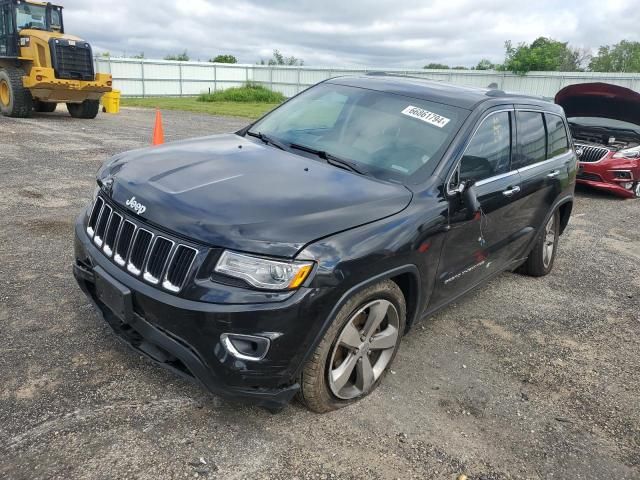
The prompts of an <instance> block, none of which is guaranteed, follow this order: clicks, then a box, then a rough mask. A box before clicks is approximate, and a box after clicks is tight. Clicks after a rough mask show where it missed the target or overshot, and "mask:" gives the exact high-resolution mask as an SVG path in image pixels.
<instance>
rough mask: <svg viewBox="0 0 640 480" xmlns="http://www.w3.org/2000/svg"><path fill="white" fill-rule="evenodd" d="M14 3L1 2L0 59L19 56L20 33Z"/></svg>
mask: <svg viewBox="0 0 640 480" xmlns="http://www.w3.org/2000/svg"><path fill="white" fill-rule="evenodd" d="M15 18H16V16H15V5H14V4H13V2H8V1H3V0H0V58H2V57H17V56H18V33H17V30H16V22H15Z"/></svg>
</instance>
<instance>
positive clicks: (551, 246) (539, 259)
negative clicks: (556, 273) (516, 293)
mask: <svg viewBox="0 0 640 480" xmlns="http://www.w3.org/2000/svg"><path fill="white" fill-rule="evenodd" d="M559 237H560V213H559V212H558V210H556V211H555V212H553V214H552V215H551V217H549V220H547V223H546V224H545V226H544V229H543V230H542V232H541V233H540V237H539V238H538V241H537V242H536V244H535V245H534V247H533V250H531V253H529V257H528V258H527V261H526V262H525V263H524V264H523V265H522V267H520V270H519V271H520V272H521V273H524V274H525V275H531V276H532V277H543V276H545V275H547V274H548V273H549V272H551V269H552V268H553V262H554V260H555V258H556V252H557V250H558V238H559Z"/></svg>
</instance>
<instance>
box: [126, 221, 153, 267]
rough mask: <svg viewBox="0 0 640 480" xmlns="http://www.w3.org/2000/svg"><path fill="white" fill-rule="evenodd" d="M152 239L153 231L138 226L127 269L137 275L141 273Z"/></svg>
mask: <svg viewBox="0 0 640 480" xmlns="http://www.w3.org/2000/svg"><path fill="white" fill-rule="evenodd" d="M152 240H153V233H151V232H150V231H149V230H145V229H144V228H138V231H137V232H136V236H135V237H134V238H133V242H131V251H130V252H129V261H128V262H127V270H128V271H129V272H130V273H132V274H134V275H136V276H137V275H140V273H141V272H142V268H143V267H144V263H145V261H146V259H147V253H149V247H150V246H151V241H152Z"/></svg>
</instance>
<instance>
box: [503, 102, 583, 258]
mask: <svg viewBox="0 0 640 480" xmlns="http://www.w3.org/2000/svg"><path fill="white" fill-rule="evenodd" d="M516 128H517V147H516V152H515V154H514V159H513V162H514V167H516V168H517V169H518V172H519V174H520V179H521V184H520V189H521V191H520V196H519V198H518V199H517V204H518V210H519V212H520V217H519V219H518V222H519V223H520V224H521V226H522V228H523V229H524V231H526V232H527V234H526V236H525V239H526V240H527V241H525V242H523V243H522V244H521V245H519V246H518V249H517V250H516V252H514V255H515V256H516V257H524V256H525V255H526V254H527V253H528V252H527V250H526V249H527V246H528V245H529V244H530V242H529V241H528V240H532V239H533V235H535V233H536V232H537V231H538V228H539V227H540V226H541V225H542V222H544V220H545V218H546V217H547V215H548V213H549V211H550V209H551V208H552V206H553V204H554V202H555V200H556V198H558V195H559V194H560V193H561V192H562V190H563V188H564V186H565V185H567V184H568V182H569V168H568V166H569V164H570V162H571V160H572V158H573V155H572V153H571V150H570V146H569V139H568V136H567V130H566V125H565V122H564V120H563V118H562V117H561V116H559V115H555V114H552V113H548V112H542V111H540V110H526V109H524V108H522V109H521V108H518V109H517V110H516Z"/></svg>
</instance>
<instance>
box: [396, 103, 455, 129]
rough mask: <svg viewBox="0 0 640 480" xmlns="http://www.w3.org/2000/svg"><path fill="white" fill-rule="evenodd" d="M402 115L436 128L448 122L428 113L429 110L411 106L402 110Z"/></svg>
mask: <svg viewBox="0 0 640 480" xmlns="http://www.w3.org/2000/svg"><path fill="white" fill-rule="evenodd" d="M402 114H403V115H407V116H408V117H412V118H417V119H418V120H422V121H423V122H426V123H429V124H431V125H434V126H436V127H438V128H442V127H444V126H445V125H446V124H447V123H449V121H450V119H449V118H447V117H443V116H442V115H438V114H437V113H433V112H430V111H429V110H423V109H422V108H419V107H414V106H413V105H409V106H408V107H407V108H405V109H404V110H402Z"/></svg>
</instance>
